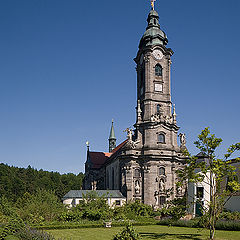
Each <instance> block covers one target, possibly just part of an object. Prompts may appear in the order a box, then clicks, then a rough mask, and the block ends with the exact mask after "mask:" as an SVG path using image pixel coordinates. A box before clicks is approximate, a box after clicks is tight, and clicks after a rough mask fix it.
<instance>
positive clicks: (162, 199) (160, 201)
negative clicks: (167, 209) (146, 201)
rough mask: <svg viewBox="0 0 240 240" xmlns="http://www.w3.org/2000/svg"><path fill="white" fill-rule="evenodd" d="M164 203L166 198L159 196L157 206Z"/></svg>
mask: <svg viewBox="0 0 240 240" xmlns="http://www.w3.org/2000/svg"><path fill="white" fill-rule="evenodd" d="M165 203H166V197H165V196H160V198H159V204H160V205H161V206H162V205H164V204H165Z"/></svg>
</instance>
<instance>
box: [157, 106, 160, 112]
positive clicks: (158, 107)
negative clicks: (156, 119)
mask: <svg viewBox="0 0 240 240" xmlns="http://www.w3.org/2000/svg"><path fill="white" fill-rule="evenodd" d="M160 109H161V105H160V104H158V105H157V113H160Z"/></svg>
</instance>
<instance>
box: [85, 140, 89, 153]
mask: <svg viewBox="0 0 240 240" xmlns="http://www.w3.org/2000/svg"><path fill="white" fill-rule="evenodd" d="M86 145H87V150H88V152H89V146H90V142H89V141H86Z"/></svg>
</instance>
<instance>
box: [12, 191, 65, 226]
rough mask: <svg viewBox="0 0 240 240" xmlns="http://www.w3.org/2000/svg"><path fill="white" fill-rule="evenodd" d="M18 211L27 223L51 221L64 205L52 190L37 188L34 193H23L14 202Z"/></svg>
mask: <svg viewBox="0 0 240 240" xmlns="http://www.w3.org/2000/svg"><path fill="white" fill-rule="evenodd" d="M16 206H18V213H19V215H20V216H21V218H22V219H23V220H24V221H27V222H28V223H39V222H41V221H52V220H54V219H57V217H58V215H59V214H60V213H61V212H62V211H64V206H63V204H62V203H61V202H60V200H59V199H58V198H57V196H56V195H55V194H54V192H53V191H47V190H41V189H38V190H37V192H36V193H35V194H29V193H25V194H24V195H23V196H22V197H21V198H19V199H18V201H17V202H16Z"/></svg>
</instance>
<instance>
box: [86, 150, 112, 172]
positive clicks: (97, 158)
mask: <svg viewBox="0 0 240 240" xmlns="http://www.w3.org/2000/svg"><path fill="white" fill-rule="evenodd" d="M110 156H111V153H105V152H89V158H90V162H91V164H92V166H91V168H95V169H99V168H101V166H102V165H103V164H104V163H105V162H106V160H107V159H108V158H109V157H110Z"/></svg>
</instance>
